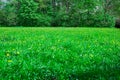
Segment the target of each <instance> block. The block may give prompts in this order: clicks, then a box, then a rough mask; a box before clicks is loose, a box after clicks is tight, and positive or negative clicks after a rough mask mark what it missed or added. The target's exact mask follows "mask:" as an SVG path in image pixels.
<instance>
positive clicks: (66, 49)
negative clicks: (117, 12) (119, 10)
mask: <svg viewBox="0 0 120 80" xmlns="http://www.w3.org/2000/svg"><path fill="white" fill-rule="evenodd" d="M0 79H1V80H9V79H10V80H20V79H21V80H36V79H37V80H38V79H39V80H96V79H97V80H120V30H119V29H114V28H0Z"/></svg>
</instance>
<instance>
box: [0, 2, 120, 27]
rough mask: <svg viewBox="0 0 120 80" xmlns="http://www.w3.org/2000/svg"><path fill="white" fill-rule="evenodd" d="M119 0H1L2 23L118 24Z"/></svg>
mask: <svg viewBox="0 0 120 80" xmlns="http://www.w3.org/2000/svg"><path fill="white" fill-rule="evenodd" d="M119 3H120V1H119V0H115V1H114V0H0V26H33V27H34V26H36V27H37V26H41V27H42V26H53V27H58V26H65V27H81V26H82V27H84V26H87V27H114V26H115V20H116V19H117V18H119V16H120V15H119V14H120V6H119Z"/></svg>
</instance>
